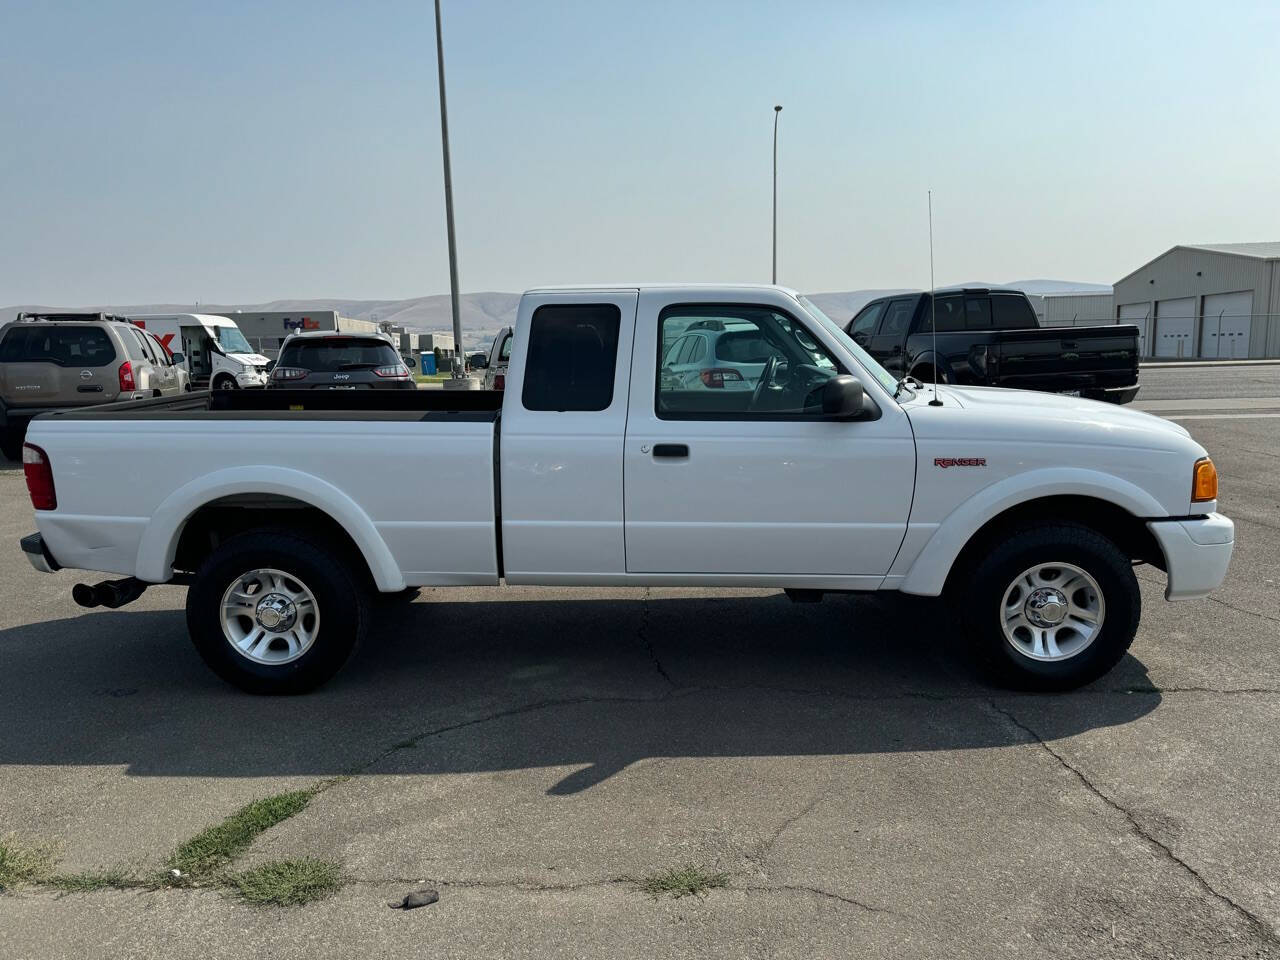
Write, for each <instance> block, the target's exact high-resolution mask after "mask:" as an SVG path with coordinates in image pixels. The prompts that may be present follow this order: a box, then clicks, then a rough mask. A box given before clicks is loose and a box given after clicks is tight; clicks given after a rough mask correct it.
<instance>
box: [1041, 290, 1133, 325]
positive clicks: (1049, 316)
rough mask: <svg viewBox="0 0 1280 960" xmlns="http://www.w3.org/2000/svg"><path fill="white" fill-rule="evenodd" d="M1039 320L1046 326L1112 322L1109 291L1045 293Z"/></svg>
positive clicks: (1112, 314)
mask: <svg viewBox="0 0 1280 960" xmlns="http://www.w3.org/2000/svg"><path fill="white" fill-rule="evenodd" d="M1042 300H1043V302H1044V313H1043V314H1042V315H1041V317H1040V322H1041V323H1043V324H1044V325H1045V326H1047V327H1081V326H1086V325H1088V324H1094V323H1111V322H1113V319H1112V318H1113V317H1114V316H1115V314H1114V312H1113V311H1112V309H1111V304H1112V298H1111V294H1109V293H1047V294H1045V295H1044V296H1043V297H1042Z"/></svg>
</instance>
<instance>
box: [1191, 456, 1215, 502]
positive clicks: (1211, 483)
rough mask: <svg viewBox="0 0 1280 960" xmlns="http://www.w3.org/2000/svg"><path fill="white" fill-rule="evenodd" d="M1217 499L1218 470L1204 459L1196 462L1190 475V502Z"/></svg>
mask: <svg viewBox="0 0 1280 960" xmlns="http://www.w3.org/2000/svg"><path fill="white" fill-rule="evenodd" d="M1217 499H1218V468H1217V467H1215V466H1214V465H1213V461H1212V460H1210V459H1209V458H1208V457H1204V458H1202V459H1200V460H1197V461H1196V465H1195V469H1194V470H1193V471H1192V473H1191V502H1192V503H1200V502H1203V501H1205V500H1217Z"/></svg>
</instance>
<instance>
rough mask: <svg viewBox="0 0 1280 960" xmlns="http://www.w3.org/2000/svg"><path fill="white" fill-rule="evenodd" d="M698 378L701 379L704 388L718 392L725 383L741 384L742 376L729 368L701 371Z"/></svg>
mask: <svg viewBox="0 0 1280 960" xmlns="http://www.w3.org/2000/svg"><path fill="white" fill-rule="evenodd" d="M698 376H699V377H701V378H702V385H703V386H704V387H711V388H712V389H718V390H723V389H724V385H725V384H726V383H741V382H742V374H740V373H739V372H738V371H737V370H734V369H731V368H729V367H715V368H713V369H711V370H703V371H702V372H701V373H700V374H698Z"/></svg>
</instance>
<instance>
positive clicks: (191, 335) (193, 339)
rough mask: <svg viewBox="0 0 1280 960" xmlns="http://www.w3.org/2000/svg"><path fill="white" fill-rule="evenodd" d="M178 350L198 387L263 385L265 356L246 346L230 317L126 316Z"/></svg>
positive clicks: (186, 315)
mask: <svg viewBox="0 0 1280 960" xmlns="http://www.w3.org/2000/svg"><path fill="white" fill-rule="evenodd" d="M128 319H129V320H130V321H131V322H132V323H135V324H137V325H138V326H139V327H142V328H143V329H145V330H146V331H147V332H148V333H151V334H154V335H155V336H156V338H157V339H159V340H160V342H161V343H163V344H164V345H165V348H166V349H167V350H169V351H170V352H171V353H174V354H180V355H181V356H182V358H183V359H182V360H181V361H180V363H181V365H182V366H183V368H184V369H186V371H187V375H188V378H189V379H190V380H191V381H192V382H193V383H195V384H198V385H199V386H200V387H201V388H202V389H203V388H205V387H208V388H211V389H213V390H245V389H253V388H257V387H265V386H266V385H267V366H268V361H267V358H266V357H264V356H263V355H262V354H260V353H258V352H257V351H256V350H254V349H253V347H252V346H250V344H249V341H248V340H247V339H246V338H245V335H244V334H243V333H242V332H241V330H240V327H239V326H238V325H237V324H236V322H235V321H234V320H232V319H231V318H230V317H220V316H217V315H215V314H204V313H170V314H139V315H136V316H131V317H129V318H128Z"/></svg>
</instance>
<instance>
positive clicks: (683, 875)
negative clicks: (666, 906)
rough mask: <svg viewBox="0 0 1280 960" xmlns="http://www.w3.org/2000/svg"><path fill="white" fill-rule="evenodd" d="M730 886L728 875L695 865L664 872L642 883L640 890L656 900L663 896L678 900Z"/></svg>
mask: <svg viewBox="0 0 1280 960" xmlns="http://www.w3.org/2000/svg"><path fill="white" fill-rule="evenodd" d="M728 885H729V875H728V874H727V873H712V872H711V871H709V870H704V869H702V867H696V866H694V865H693V864H688V865H686V866H683V867H673V868H671V869H670V870H663V871H662V872H661V873H655V874H653V875H651V876H648V877H645V878H644V879H643V880H641V881H640V889H641V890H643V891H644V892H645V893H647V894H648V895H649V896H651V897H653V898H654V899H655V900H656V899H658V897H660V896H662V895H663V894H667V895H669V896H670V897H672V898H673V899H677V900H678V899H679V898H680V897H690V896H701V895H702V894H704V893H706V892H707V891H708V890H712V889H714V888H716V887H727V886H728Z"/></svg>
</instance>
